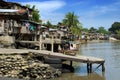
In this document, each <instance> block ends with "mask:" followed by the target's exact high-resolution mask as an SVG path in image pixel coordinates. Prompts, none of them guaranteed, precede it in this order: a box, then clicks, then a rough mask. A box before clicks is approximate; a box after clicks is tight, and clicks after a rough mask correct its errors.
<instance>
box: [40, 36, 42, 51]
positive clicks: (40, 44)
mask: <svg viewBox="0 0 120 80" xmlns="http://www.w3.org/2000/svg"><path fill="white" fill-rule="evenodd" d="M39 50H42V35H41V34H40V36H39Z"/></svg>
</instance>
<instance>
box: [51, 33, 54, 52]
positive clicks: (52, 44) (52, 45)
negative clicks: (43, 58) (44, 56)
mask: <svg viewBox="0 0 120 80" xmlns="http://www.w3.org/2000/svg"><path fill="white" fill-rule="evenodd" d="M53 48H54V43H53V35H52V40H51V51H52V53H53V52H54V51H53V50H54V49H53Z"/></svg>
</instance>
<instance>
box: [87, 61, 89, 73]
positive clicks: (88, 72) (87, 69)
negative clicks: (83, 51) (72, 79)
mask: <svg viewBox="0 0 120 80" xmlns="http://www.w3.org/2000/svg"><path fill="white" fill-rule="evenodd" d="M87 72H88V73H89V63H87Z"/></svg>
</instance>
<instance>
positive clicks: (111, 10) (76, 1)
mask: <svg viewBox="0 0 120 80" xmlns="http://www.w3.org/2000/svg"><path fill="white" fill-rule="evenodd" d="M6 1H8V2H17V3H20V4H22V5H26V4H30V5H31V6H32V5H35V6H36V8H37V9H38V10H39V11H40V16H41V19H42V20H43V21H48V20H49V21H50V22H51V23H52V24H57V23H58V22H61V21H62V19H64V18H65V15H66V14H67V13H68V12H74V13H75V15H77V16H79V21H80V22H81V23H82V26H83V28H91V27H95V28H97V29H98V28H99V27H101V26H102V27H105V29H109V28H110V27H111V25H112V24H113V23H114V22H120V0H6Z"/></svg>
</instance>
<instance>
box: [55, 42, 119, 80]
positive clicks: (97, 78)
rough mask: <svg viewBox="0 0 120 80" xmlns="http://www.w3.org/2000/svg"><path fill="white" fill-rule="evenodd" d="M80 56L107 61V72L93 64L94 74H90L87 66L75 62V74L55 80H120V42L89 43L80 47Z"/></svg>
mask: <svg viewBox="0 0 120 80" xmlns="http://www.w3.org/2000/svg"><path fill="white" fill-rule="evenodd" d="M79 55H87V56H94V57H99V58H103V59H105V72H102V71H101V67H100V68H98V69H97V70H95V68H96V67H97V66H98V65H96V64H93V71H94V72H93V73H91V74H88V73H87V68H86V64H84V63H76V62H74V68H75V72H74V73H64V74H63V75H62V77H60V78H57V79H54V80H120V42H109V41H106V42H100V43H88V44H82V45H81V46H80V51H79Z"/></svg>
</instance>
